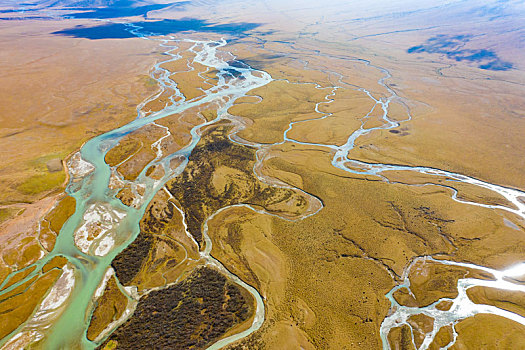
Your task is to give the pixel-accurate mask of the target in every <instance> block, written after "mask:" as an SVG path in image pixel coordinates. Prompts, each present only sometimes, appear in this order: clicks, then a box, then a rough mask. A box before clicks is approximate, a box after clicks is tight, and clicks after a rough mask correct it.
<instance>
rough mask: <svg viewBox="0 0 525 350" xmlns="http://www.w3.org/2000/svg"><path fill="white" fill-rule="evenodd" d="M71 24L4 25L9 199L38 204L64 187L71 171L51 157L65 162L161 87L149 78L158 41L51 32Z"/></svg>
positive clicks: (3, 145) (2, 176) (4, 178)
mask: <svg viewBox="0 0 525 350" xmlns="http://www.w3.org/2000/svg"><path fill="white" fill-rule="evenodd" d="M71 23H72V22H71V21H67V20H66V21H23V23H22V22H16V21H11V23H9V25H7V23H4V24H2V25H1V26H0V32H1V34H2V35H1V36H2V39H1V40H2V47H3V50H4V52H5V53H6V56H5V60H4V61H3V67H4V70H3V73H2V74H1V75H0V82H1V84H0V85H1V86H3V87H4V88H1V89H0V101H1V104H0V105H1V107H0V115H1V124H2V128H1V130H0V149H1V150H2V153H1V154H2V164H1V169H2V170H1V171H0V183H1V187H0V189H1V191H0V192H1V193H2V194H1V195H0V204H2V205H5V204H10V203H25V202H34V201H36V200H38V199H41V198H42V197H43V196H45V195H46V194H49V193H50V191H51V193H53V191H54V190H58V189H60V188H61V186H62V184H63V182H64V179H65V177H64V172H63V171H59V172H50V171H48V169H46V166H45V164H46V162H47V161H48V160H50V159H53V158H58V159H62V160H64V159H65V158H66V157H67V155H68V154H70V153H71V152H72V151H74V150H75V149H78V147H79V146H80V145H81V144H82V143H83V142H84V141H86V140H88V139H89V138H91V137H93V136H95V135H97V134H100V133H102V132H104V131H107V130H110V129H113V128H115V127H116V126H119V125H122V124H124V123H126V122H127V121H130V120H132V119H133V118H135V117H136V111H135V108H136V105H137V104H138V103H139V102H140V101H141V100H143V99H144V98H145V97H146V96H148V95H150V94H152V93H153V92H154V91H156V90H157V89H158V87H157V86H156V84H151V80H150V79H149V78H148V77H147V72H148V69H149V67H150V66H151V65H152V64H153V62H154V61H155V60H156V59H157V56H156V50H157V48H156V47H155V45H154V44H153V43H148V42H147V41H145V40H140V39H129V40H123V41H119V42H118V43H117V42H114V43H112V44H111V43H108V42H105V41H96V40H85V39H75V38H68V37H61V36H57V35H52V34H50V33H51V32H53V31H56V30H60V29H63V28H67V27H68V26H69V25H71ZM77 24H78V23H77ZM128 43H133V45H128ZM144 52H149V55H146V56H144V55H143V53H144ZM138 54H140V55H141V56H140V57H141V59H137V55H138Z"/></svg>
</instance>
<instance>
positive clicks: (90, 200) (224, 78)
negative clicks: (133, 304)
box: [0, 26, 272, 349]
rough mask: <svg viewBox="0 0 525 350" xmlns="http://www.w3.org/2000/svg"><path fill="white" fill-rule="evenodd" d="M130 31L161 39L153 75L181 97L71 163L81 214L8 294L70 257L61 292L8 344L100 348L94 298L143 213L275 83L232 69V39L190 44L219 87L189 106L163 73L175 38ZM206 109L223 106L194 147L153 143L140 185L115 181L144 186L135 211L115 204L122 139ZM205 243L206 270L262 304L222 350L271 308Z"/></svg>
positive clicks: (87, 147) (101, 139)
mask: <svg viewBox="0 0 525 350" xmlns="http://www.w3.org/2000/svg"><path fill="white" fill-rule="evenodd" d="M128 30H129V31H130V32H132V33H134V34H135V35H137V36H139V37H143V38H145V39H147V40H159V41H160V43H161V45H162V46H164V47H166V48H167V49H168V50H167V52H166V54H168V55H169V56H170V58H169V59H168V60H166V61H163V62H159V63H157V64H156V65H155V67H154V69H153V71H152V73H151V77H152V78H154V79H155V80H156V81H157V82H158V83H159V85H160V86H161V90H164V89H171V90H173V91H174V92H175V93H174V96H172V98H171V103H170V104H169V105H167V106H166V107H165V108H164V109H163V110H161V111H160V112H156V113H152V114H149V115H147V113H146V112H147V111H144V110H143V107H144V106H145V105H146V104H147V102H148V101H151V100H154V99H155V98H156V97H157V96H159V95H160V94H161V93H162V91H160V92H159V93H158V94H157V95H155V96H154V97H152V98H149V99H148V100H146V101H145V102H143V103H142V104H141V105H139V107H138V116H139V118H137V119H135V120H134V121H132V122H131V123H129V124H127V125H124V126H122V127H120V128H117V129H115V130H112V131H110V132H107V133H105V134H103V135H100V136H97V137H95V138H93V139H91V140H89V141H88V142H86V143H85V144H84V145H83V147H82V148H81V150H80V152H79V153H78V154H75V155H74V156H73V157H72V158H71V160H70V161H69V163H68V170H69V172H70V179H71V181H70V183H69V185H68V187H67V190H66V192H67V193H68V194H69V195H71V196H73V197H74V198H75V199H76V201H77V204H76V211H75V213H74V214H73V215H72V216H71V217H70V218H69V220H68V221H67V222H66V223H65V224H64V226H63V227H62V229H61V230H60V234H59V235H58V237H57V241H56V244H55V246H54V249H53V250H52V251H51V252H50V253H49V254H48V255H47V256H45V257H44V258H42V259H41V260H39V261H38V262H36V263H35V264H33V265H32V266H36V267H37V269H35V272H34V273H31V274H29V275H28V276H27V277H26V278H24V279H23V280H22V281H20V282H18V283H16V284H14V285H13V286H11V287H9V288H7V289H6V290H4V291H3V292H2V293H6V292H8V291H10V290H12V289H14V288H16V287H17V286H19V285H20V284H22V283H23V282H25V281H27V280H29V279H30V278H31V277H33V276H35V275H36V274H37V272H36V271H38V270H39V269H40V268H41V267H42V266H44V265H45V264H46V263H47V262H49V261H50V260H51V259H52V258H53V257H56V256H63V257H66V258H67V260H68V264H67V265H66V268H65V269H64V273H63V274H62V277H61V278H60V279H59V281H58V282H57V284H56V286H55V287H56V288H55V287H54V288H53V289H52V290H51V292H50V293H49V295H48V297H46V299H45V300H44V301H43V302H42V304H41V306H40V307H39V308H38V310H37V312H36V313H35V314H34V315H33V317H32V318H31V319H30V320H29V321H27V322H26V323H25V324H23V325H22V326H20V327H19V328H18V329H16V330H15V331H13V332H12V334H11V335H10V336H8V337H6V338H5V339H4V340H3V344H6V342H7V341H9V340H10V338H13V339H11V341H10V343H11V344H13V342H14V341H16V339H17V338H19V337H20V336H21V335H22V333H24V332H25V333H27V334H30V335H31V336H32V338H33V340H38V339H40V338H41V337H42V336H43V334H41V332H38V330H39V329H42V328H44V329H45V328H48V327H50V329H49V332H50V333H49V334H46V338H45V343H44V344H43V347H44V348H46V349H69V348H77V347H78V346H79V345H78V343H79V341H81V344H80V346H81V347H82V348H83V349H93V348H95V347H96V346H97V345H98V344H97V343H94V342H91V341H89V340H88V339H87V337H86V332H87V328H88V325H89V322H90V316H91V312H92V310H93V299H94V298H93V296H94V295H95V294H97V295H100V290H101V288H102V287H103V285H104V282H106V281H107V276H108V269H109V268H110V265H111V261H112V260H113V259H114V258H115V256H116V255H117V254H118V253H120V252H121V251H122V250H123V249H125V248H126V247H127V246H128V245H129V244H130V243H131V242H133V240H134V239H135V238H136V237H137V235H138V233H139V222H140V220H141V218H142V217H143V215H144V212H145V210H146V207H147V205H148V204H149V202H150V201H151V200H152V199H153V197H154V195H155V194H156V193H157V192H158V191H160V190H162V188H163V187H164V185H165V184H166V182H167V181H169V180H170V179H172V178H174V177H175V176H177V175H179V174H180V173H181V172H182V171H183V170H184V168H185V166H186V164H187V157H188V156H189V155H190V154H191V152H192V150H193V149H194V148H195V146H196V145H197V143H198V142H199V140H200V130H201V129H202V128H203V127H205V126H207V125H210V124H213V123H215V122H217V121H218V120H220V119H223V118H227V116H228V114H227V112H226V111H227V110H228V108H230V107H231V106H232V105H233V103H234V102H235V100H236V99H237V98H239V97H242V96H245V95H246V93H247V92H248V91H250V90H252V89H255V88H258V87H261V86H264V85H266V84H268V83H269V82H270V81H272V78H271V77H270V75H269V74H267V73H266V72H263V71H257V70H254V69H252V68H250V67H248V66H245V67H239V65H236V67H233V66H230V64H229V63H228V62H227V61H225V59H224V58H222V57H221V56H224V55H220V54H219V53H218V49H219V48H222V47H223V46H225V45H226V41H225V40H220V41H190V40H186V41H188V42H190V43H191V44H192V47H191V49H190V51H192V52H194V53H195V54H196V57H195V58H194V60H193V62H197V63H200V64H203V65H205V66H207V67H209V68H211V69H215V70H217V71H218V73H217V77H218V84H217V86H216V87H212V88H210V89H208V90H205V91H204V92H205V96H204V97H201V98H195V99H193V100H186V99H185V98H184V95H183V94H181V93H180V91H179V90H178V88H177V86H176V84H175V83H174V82H173V81H172V80H171V79H169V76H170V75H171V74H173V73H172V72H169V71H167V70H165V69H163V68H162V67H161V65H162V64H164V63H166V62H169V61H172V60H175V59H178V58H179V57H180V56H178V55H176V54H173V53H172V51H174V50H176V48H177V47H176V46H175V45H176V40H175V39H174V38H169V39H151V38H149V37H146V36H145V34H143V33H141V32H140V28H139V27H137V26H129V27H128ZM148 34H149V33H148ZM230 62H231V61H230ZM232 70H235V71H236V72H237V74H238V75H237V77H234V76H232V75H231V71H232ZM175 96H178V97H179V98H180V99H181V100H180V101H179V102H175V99H174V97H175ZM207 103H214V104H215V105H217V106H218V109H217V118H216V119H214V120H212V121H209V122H206V121H203V122H202V123H201V124H200V125H197V126H195V127H193V128H192V129H191V137H192V138H191V142H190V143H189V144H188V145H186V146H185V147H184V148H182V149H181V150H179V151H177V152H175V153H173V154H170V155H164V154H162V150H161V142H162V139H163V138H161V139H160V140H158V141H157V142H156V143H154V144H153V145H152V147H153V148H155V149H156V153H157V157H156V159H155V160H153V161H152V162H151V163H150V164H149V165H148V166H146V167H145V168H144V170H143V171H142V173H141V174H140V175H139V176H138V178H137V179H136V181H134V182H127V181H125V180H124V179H123V178H117V179H116V181H121V182H124V183H128V184H129V185H131V186H132V188H133V190H134V194H135V195H138V191H137V188H138V187H141V188H142V189H143V190H144V194H143V195H142V196H141V197H140V199H139V203H135V205H134V206H131V207H128V206H125V205H123V204H122V202H121V201H120V200H118V199H116V198H115V194H116V191H115V190H112V189H111V187H110V182H111V181H115V172H114V170H112V169H111V168H110V167H109V166H108V165H107V164H106V163H105V161H104V157H105V154H106V152H107V151H108V150H109V149H110V148H112V147H113V146H115V145H116V144H117V143H118V141H119V140H120V139H121V138H122V137H123V136H125V135H127V134H128V133H130V132H132V131H134V130H138V129H139V128H141V127H142V126H145V125H147V124H151V123H154V122H155V120H157V119H161V118H164V117H167V116H170V115H173V114H175V113H181V112H184V111H186V110H188V109H190V108H192V107H195V106H199V105H204V104H207ZM157 126H158V125H157ZM165 129H166V132H167V135H169V130H167V128H165ZM176 157H177V158H179V159H180V158H181V157H182V158H183V159H184V161H183V162H182V164H181V165H180V166H178V167H177V168H176V169H175V171H173V170H172V169H170V162H171V160H172V159H173V158H176ZM154 164H155V165H160V166H162V167H163V168H164V170H165V175H164V177H163V178H162V179H161V180H153V179H151V178H148V177H146V176H145V171H146V169H147V168H148V167H149V166H151V165H154ZM179 210H180V209H179ZM93 225H98V227H99V228H100V229H101V230H102V232H101V233H100V234H99V235H98V237H97V238H96V239H95V240H93V241H89V240H88V239H87V235H88V232H89V230H90V228H93ZM206 227H207V225H206ZM204 238H205V241H206V246H205V250H204V251H202V252H201V256H202V258H203V259H204V260H205V261H206V264H210V265H213V266H215V267H216V268H217V269H219V270H220V271H222V272H223V273H224V274H225V275H226V276H227V277H228V278H229V279H230V280H232V281H233V282H235V283H237V284H239V285H240V286H241V287H243V288H245V289H247V290H248V291H249V292H250V293H251V294H252V295H253V297H254V299H255V300H256V306H257V307H256V315H255V318H254V320H253V323H252V325H251V327H250V328H249V329H247V330H245V331H243V332H241V333H239V334H236V335H233V336H230V337H228V338H225V339H222V340H221V341H220V342H218V343H217V344H215V345H212V347H211V348H212V349H216V348H219V347H222V346H225V345H227V344H229V343H231V342H233V341H235V340H237V339H240V338H242V337H244V336H246V335H248V334H250V333H251V332H253V331H254V330H256V329H258V328H259V327H260V326H261V324H262V322H263V320H264V304H263V301H262V298H261V296H260V295H259V293H258V292H257V291H256V290H255V289H254V288H253V287H251V286H249V285H247V284H246V283H244V282H243V281H241V280H240V279H239V278H238V277H237V276H235V275H234V274H232V273H231V272H229V271H228V270H227V269H226V268H224V267H223V266H222V264H221V263H219V262H218V261H217V260H215V259H214V258H212V257H211V256H210V251H211V240H210V239H209V237H208V236H207V229H206V230H205V232H204ZM30 267H31V266H29V267H28V268H30ZM6 281H7V280H6ZM64 287H65V288H64ZM51 301H54V302H51ZM58 314H60V316H59V317H58V320H54V318H56V316H57V315H58ZM8 344H9V343H8ZM0 345H2V344H0Z"/></svg>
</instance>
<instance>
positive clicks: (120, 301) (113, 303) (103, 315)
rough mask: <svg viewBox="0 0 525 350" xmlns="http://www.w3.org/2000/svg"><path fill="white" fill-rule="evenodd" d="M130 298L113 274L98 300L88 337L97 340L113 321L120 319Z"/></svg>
mask: <svg viewBox="0 0 525 350" xmlns="http://www.w3.org/2000/svg"><path fill="white" fill-rule="evenodd" d="M127 306H128V298H127V297H126V296H125V295H124V294H122V292H121V291H120V289H119V287H118V285H117V282H116V280H115V277H114V276H112V277H111V278H110V279H109V281H108V283H107V285H106V289H105V290H104V293H103V294H102V296H101V297H100V298H99V299H98V300H97V306H96V307H95V310H94V311H93V316H92V317H91V322H90V324H89V328H88V330H87V338H88V339H89V340H92V341H93V340H95V339H96V338H97V337H98V336H99V335H100V333H102V331H104V329H105V328H106V327H107V326H108V325H109V324H110V323H111V322H113V321H116V320H118V319H119V318H120V317H121V316H122V314H123V313H124V311H125V310H126V307H127Z"/></svg>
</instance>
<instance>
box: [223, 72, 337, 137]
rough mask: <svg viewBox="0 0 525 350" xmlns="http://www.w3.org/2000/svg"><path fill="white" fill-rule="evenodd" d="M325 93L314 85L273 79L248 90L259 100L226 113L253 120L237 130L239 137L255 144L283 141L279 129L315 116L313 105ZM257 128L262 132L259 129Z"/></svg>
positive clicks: (325, 92) (238, 106) (281, 131)
mask: <svg viewBox="0 0 525 350" xmlns="http://www.w3.org/2000/svg"><path fill="white" fill-rule="evenodd" d="M329 92H330V90H327V89H317V88H316V86H315V85H314V84H307V85H297V84H291V83H288V82H286V81H273V82H271V83H270V84H268V85H265V86H263V87H261V88H258V89H254V90H252V91H251V92H250V94H251V95H254V96H260V97H261V98H262V101H261V102H260V103H257V104H239V105H235V106H233V107H232V108H230V109H229V111H228V112H229V113H231V114H233V115H236V116H240V117H244V118H248V119H250V120H251V121H252V122H253V124H251V125H250V126H249V127H248V128H246V129H244V130H242V131H241V132H240V133H239V136H240V137H242V138H244V139H247V140H250V141H253V142H258V143H275V142H280V141H282V140H283V132H284V131H285V130H286V129H287V128H288V124H289V123H290V122H293V121H298V120H305V119H313V118H315V117H318V116H319V115H318V114H317V113H315V110H314V109H315V105H316V104H317V103H318V102H321V101H323V100H324V97H325V96H326V95H327V94H328V93H329ZM261 128H264V133H262V132H260V130H261Z"/></svg>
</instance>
